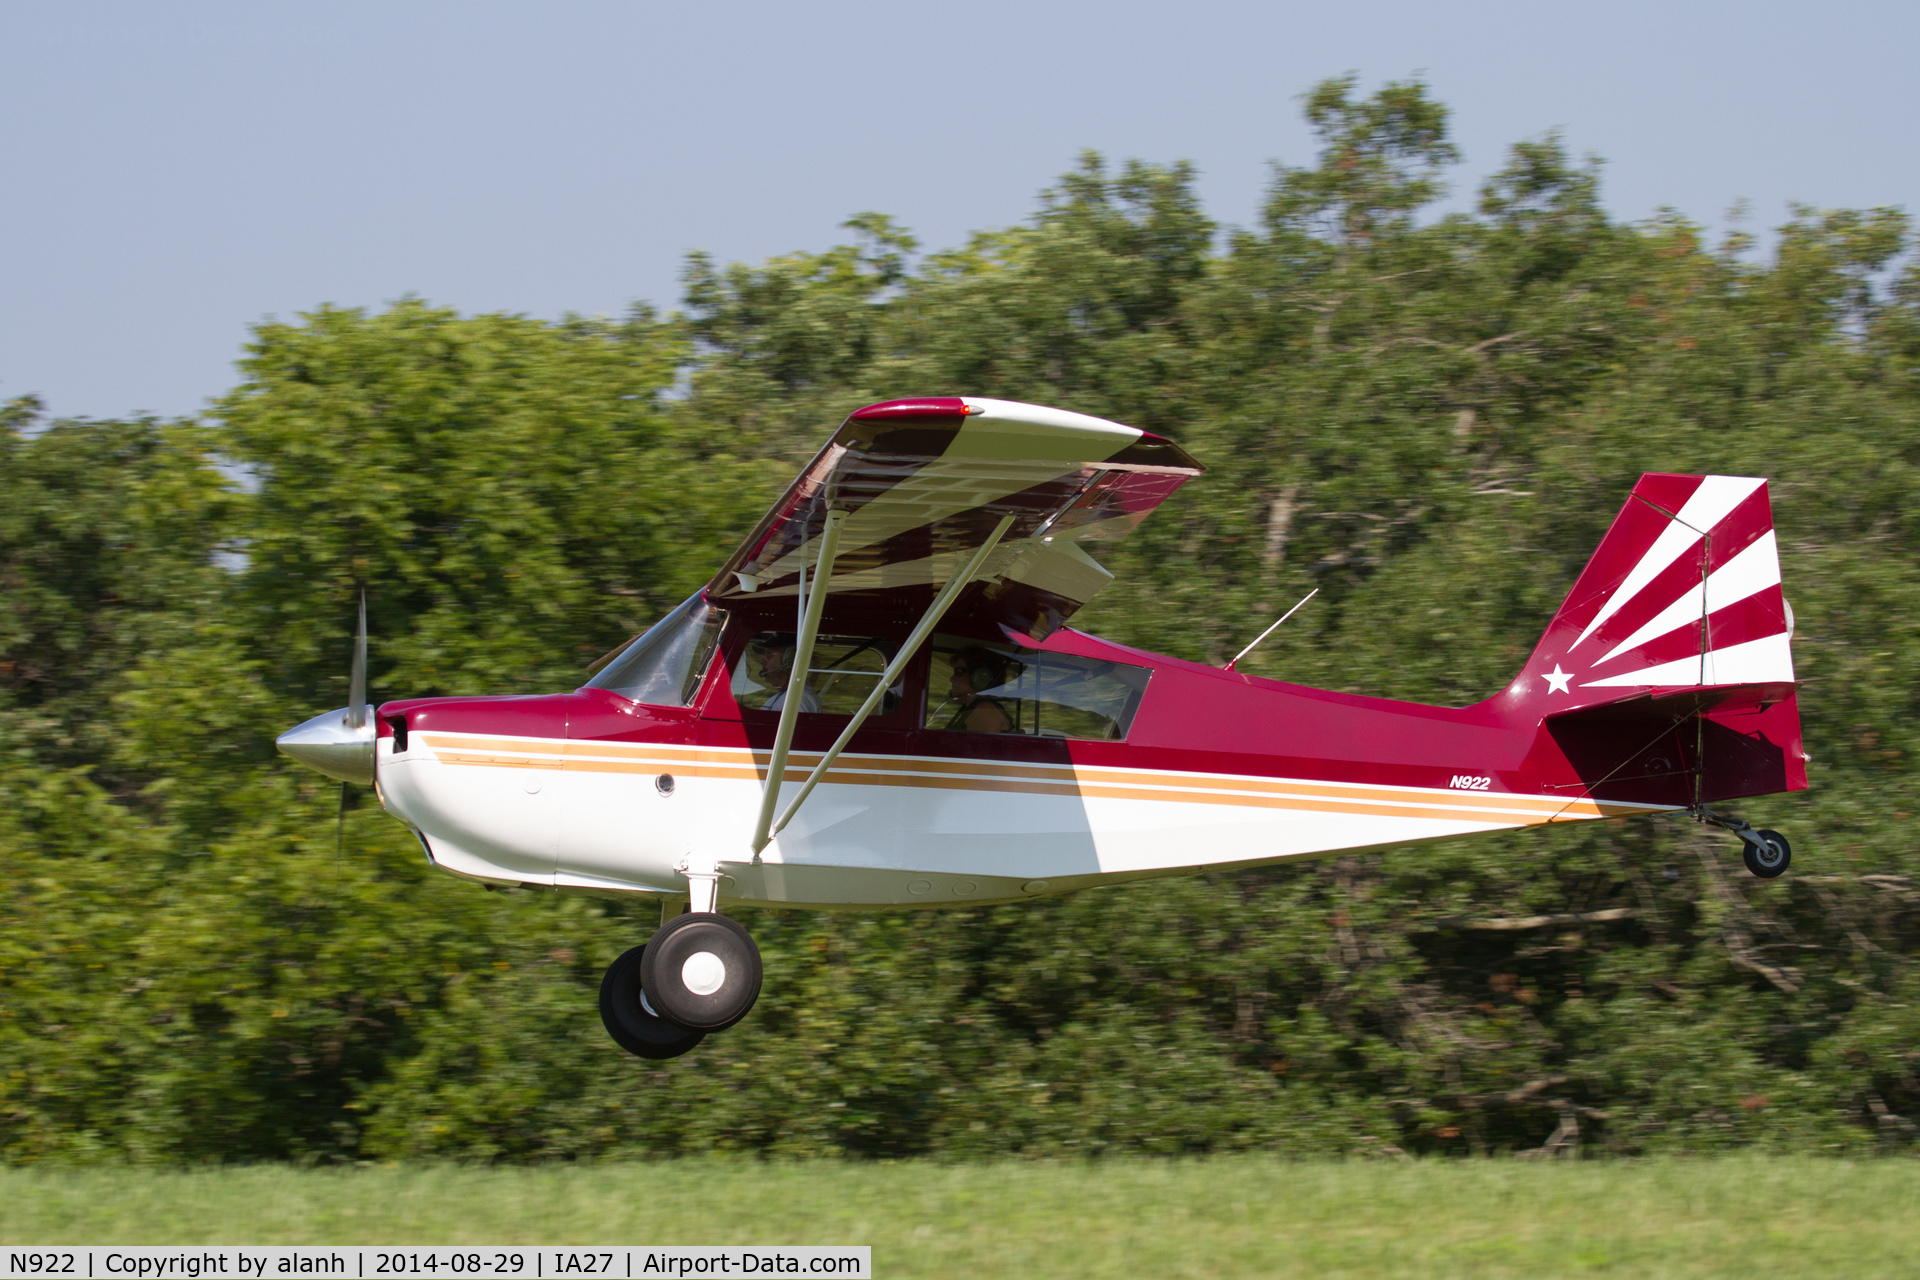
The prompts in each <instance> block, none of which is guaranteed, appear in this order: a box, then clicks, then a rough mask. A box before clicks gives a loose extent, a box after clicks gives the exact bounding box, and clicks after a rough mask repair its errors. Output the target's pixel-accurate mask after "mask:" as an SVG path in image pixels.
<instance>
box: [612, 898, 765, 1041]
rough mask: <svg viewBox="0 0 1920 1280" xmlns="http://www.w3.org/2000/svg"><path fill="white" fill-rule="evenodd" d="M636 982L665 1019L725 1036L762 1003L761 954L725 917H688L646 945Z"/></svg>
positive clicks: (694, 914)
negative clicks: (755, 1003) (638, 979)
mask: <svg viewBox="0 0 1920 1280" xmlns="http://www.w3.org/2000/svg"><path fill="white" fill-rule="evenodd" d="M640 980H641V982H642V983H644V984H645V986H646V988H647V997H648V999H650V1000H652V1001H653V1007H654V1008H655V1009H658V1010H659V1011H660V1012H661V1014H662V1015H664V1016H665V1017H667V1018H669V1019H671V1020H672V1021H674V1022H677V1023H679V1024H680V1025H681V1026H683V1027H693V1028H696V1029H697V1030H700V1031H724V1030H726V1029H727V1028H728V1027H730V1026H732V1025H733V1024H734V1023H736V1022H738V1021H740V1019H742V1018H744V1017H746V1016H747V1013H748V1011H750V1010H751V1009H752V1008H753V1002H754V1001H755V1000H758V999H759V998H760V948H758V947H756V946H754V945H753V938H752V937H751V936H750V935H749V934H748V933H747V931H746V930H745V929H742V928H741V927H740V926H739V925H738V924H736V923H735V922H734V921H732V920H729V919H728V918H727V917H725V916H723V915H718V914H716V913H714V912H711V911H698V912H695V911H690V912H688V913H687V914H685V915H680V916H675V917H674V918H673V919H671V920H669V921H667V922H666V923H665V924H663V925H661V926H660V931H659V932H658V933H656V934H654V935H653V937H652V938H651V939H649V940H648V942H647V955H646V959H645V960H643V961H642V962H641V979H640Z"/></svg>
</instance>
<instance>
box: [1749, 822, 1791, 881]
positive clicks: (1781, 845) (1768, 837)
mask: <svg viewBox="0 0 1920 1280" xmlns="http://www.w3.org/2000/svg"><path fill="white" fill-rule="evenodd" d="M1753 834H1755V835H1757V836H1759V837H1760V839H1761V840H1762V841H1764V842H1765V843H1766V846H1767V847H1766V850H1765V851H1764V852H1762V851H1761V850H1760V849H1758V848H1756V847H1755V846H1753V845H1751V844H1748V843H1747V842H1746V841H1745V840H1742V841H1741V842H1740V856H1741V857H1742V858H1743V859H1744V860H1745V861H1746V864H1747V870H1749V871H1751V872H1753V874H1755V875H1756V876H1759V877H1760V878H1761V879H1762V880H1772V879H1774V878H1775V877H1776V876H1782V875H1785V874H1786V871H1787V868H1788V867H1789V866H1791V865H1792V864H1793V846H1792V845H1790V844H1788V843H1787V838H1786V837H1785V836H1783V835H1781V834H1780V833H1779V832H1778V831H1756V832H1754V833H1753Z"/></svg>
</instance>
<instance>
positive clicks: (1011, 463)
mask: <svg viewBox="0 0 1920 1280" xmlns="http://www.w3.org/2000/svg"><path fill="white" fill-rule="evenodd" d="M1201 470H1202V468H1201V466H1200V464H1199V463H1197V462H1195V461H1194V460H1193V459H1192V458H1191V457H1190V456H1189V455H1188V454H1187V453H1186V451H1185V450H1183V449H1181V448H1180V447H1179V446H1178V445H1176V444H1174V443H1173V442H1172V441H1171V440H1168V439H1165V438H1164V437H1162V436H1157V435H1153V434H1151V433H1149V432H1145V431H1141V430H1139V429H1138V428H1135V427H1127V426H1122V425H1121V424H1119V423H1117V422H1109V421H1107V420H1106V419H1104V418H1094V417H1089V416H1087V415H1085V414H1079V413H1068V412H1066V411H1064V410H1061V409H1048V408H1043V407H1041V406H1039V405H1029V404H1019V403H1016V402H1014V401H1010V400H988V399H982V398H977V397H972V396H968V397H942V398H937V399H922V400H891V401H887V402H885V403H883V404H875V405H868V406H867V407H866V408H864V409H859V410H856V411H855V412H854V413H853V414H852V415H851V416H849V417H848V418H847V420H846V422H844V423H843V424H841V426H840V429H839V430H837V431H835V432H834V433H833V437H832V439H830V440H828V441H827V443H826V446H825V447H824V448H822V449H821V450H820V452H819V453H818V454H817V455H816V456H815V457H814V459H813V461H812V462H810V463H808V464H807V466H806V468H805V469H804V470H802V471H801V473H800V475H799V477H798V478H797V479H796V480H795V481H794V482H793V484H792V485H790V486H789V487H788V489H787V491H786V492H785V493H784V494H782V495H781V496H780V500H779V501H778V502H776V503H775V504H774V506H773V509H772V510H771V511H769V512H768V513H767V514H766V516H765V517H763V518H762V519H761V521H760V523H759V524H758V525H757V526H756V527H755V528H754V530H753V532H752V533H751V534H750V535H749V536H748V537H747V540H746V541H745V542H743V543H742V544H741V545H740V547H739V549H738V550H736V551H735V552H734V553H733V555H732V556H731V557H729V558H728V560H727V563H726V566H725V567H724V568H723V569H721V571H720V572H719V574H717V575H716V576H715V577H714V579H713V581H712V582H710V583H709V584H708V585H707V598H708V599H709V600H712V601H713V602H714V603H716V604H721V603H727V602H733V603H740V604H744V603H746V602H748V601H749V600H759V599H766V598H777V597H780V596H786V597H788V598H791V597H793V596H794V595H795V594H797V592H798V588H799V577H800V567H801V565H802V564H803V563H805V564H808V565H811V564H812V563H813V561H814V559H815V558H816V556H817V548H816V544H817V542H818V540H819V538H820V535H821V533H822V531H823V529H824V528H825V522H826V516H827V512H828V511H829V510H833V509H836V508H837V509H840V510H843V511H845V512H847V517H846V523H845V524H844V526H843V527H842V529H841V533H840V542H839V552H838V555H837V557H836V559H835V561H834V565H833V572H832V575H831V578H830V579H829V581H828V583H827V591H828V592H829V594H830V596H831V595H834V594H845V593H849V592H859V591H879V592H886V591H898V590H900V589H902V588H914V587H928V586H930V585H931V584H933V583H937V582H943V581H945V580H946V579H947V578H948V577H949V576H950V575H951V574H953V573H954V572H955V571H956V570H957V569H959V568H960V567H961V566H962V565H963V564H964V563H965V562H966V561H967V559H968V558H969V557H970V556H971V555H972V554H973V553H974V552H975V551H977V550H979V548H980V547H981V546H982V545H983V544H984V543H985V542H986V541H987V540H988V539H989V538H990V537H992V535H993V531H994V529H995V528H996V527H997V526H998V524H999V522H1000V520H1001V519H1002V518H1003V517H1006V516H1011V517H1012V518H1013V523H1012V525H1011V527H1010V528H1009V529H1008V530H1007V532H1006V534H1005V535H1004V537H1003V539H1002V541H1001V543H1000V544H999V545H998V546H996V547H995V548H994V549H993V551H992V552H991V554H990V555H989V557H988V559H987V560H986V561H985V562H984V563H983V564H982V566H981V568H980V570H979V572H978V575H977V576H978V577H979V578H980V579H983V580H985V581H987V582H988V583H989V584H994V585H998V586H1000V587H1001V588H1002V589H1001V592H1000V594H1001V595H1003V596H1005V597H1006V598H1007V602H1008V617H1007V618H1006V621H1007V622H1009V623H1012V624H1015V625H1017V626H1018V628H1019V629H1020V630H1023V631H1025V630H1031V629H1033V628H1034V627H1035V626H1038V628H1039V630H1040V631H1041V632H1045V631H1051V630H1052V629H1053V627H1055V626H1057V625H1058V624H1059V623H1060V622H1061V621H1063V620H1064V619H1065V617H1066V616H1067V615H1068V614H1070V613H1072V612H1073V611H1074V610H1076V609H1078V608H1079V607H1080V606H1081V605H1083V604H1085V603H1086V602H1087V601H1088V600H1090V599H1092V598H1093V595H1094V593H1095V592H1097V591H1098V590H1099V589H1100V588H1101V587H1103V586H1105V585H1106V584H1107V583H1108V582H1109V581H1111V580H1112V575H1111V574H1109V573H1108V572H1107V571H1106V570H1105V569H1104V568H1102V567H1101V566H1100V565H1099V564H1098V562H1096V561H1095V560H1094V559H1093V557H1091V556H1089V555H1088V554H1087V553H1086V552H1085V551H1083V550H1081V548H1080V546H1079V545H1078V544H1080V543H1083V542H1094V541H1114V540H1117V539H1119V538H1123V537H1125V536H1126V535H1127V534H1128V533H1129V532H1131V531H1132V529H1133V528H1134V526H1135V525H1137V524H1139V523H1140V521H1141V520H1143V519H1145V518H1146V516H1147V514H1148V513H1149V512H1151V511H1152V510H1153V509H1154V508H1155V507H1157V506H1159V505H1160V503H1161V502H1163V501H1165V500H1166V498H1167V497H1168V496H1169V495H1171V494H1172V493H1173V491H1174V490H1175V489H1178V488H1179V487H1180V486H1181V485H1182V484H1184V483H1185V482H1186V481H1187V479H1188V478H1190V477H1192V476H1196V475H1199V474H1200V472H1201ZM807 585H808V589H809V591H811V590H812V587H813V584H812V583H811V582H809V583H808V584H807ZM1019 588H1024V590H1020V589H1019ZM989 594H992V592H991V591H990V592H989Z"/></svg>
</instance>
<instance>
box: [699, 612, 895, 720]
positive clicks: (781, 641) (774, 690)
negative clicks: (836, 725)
mask: <svg viewBox="0 0 1920 1280" xmlns="http://www.w3.org/2000/svg"><path fill="white" fill-rule="evenodd" d="M796 649H797V646H796V643H795V638H794V633H793V632H791V631H762V632H760V633H759V634H758V635H756V636H754V637H753V638H752V639H751V640H749V641H747V645H746V648H744V649H743V650H741V653H740V657H739V658H738V659H737V660H736V661H735V662H734V664H733V697H734V701H736V702H738V703H739V704H740V705H741V706H742V707H744V708H745V709H746V710H748V711H781V710H784V709H785V708H786V705H787V686H788V683H789V681H790V680H791V679H792V675H793V660H794V655H795V652H796ZM899 649H900V646H899V643H898V642H897V641H893V640H881V639H878V638H876V637H873V636H816V637H815V638H814V642H813V657H812V658H811V660H809V661H808V663H807V679H806V683H805V684H804V685H803V686H801V690H800V710H801V711H802V712H811V713H815V714H820V715H830V716H850V715H852V714H853V713H854V712H856V711H858V710H859V709H860V704H861V703H863V702H865V701H866V700H867V695H868V694H870V693H872V692H873V689H874V686H875V685H876V684H878V683H879V682H880V678H881V677H882V676H884V675H885V674H886V669H887V664H888V663H889V662H891V661H893V656H894V654H896V653H898V652H899ZM904 683H905V682H904V680H902V681H897V682H895V684H894V686H893V687H892V688H891V689H889V690H887V692H886V694H885V696H883V697H882V698H881V699H880V705H879V706H877V707H875V708H874V712H873V713H874V714H875V715H880V716H883V715H886V714H887V713H888V712H890V711H892V710H894V709H895V708H896V707H898V706H899V705H900V699H901V697H902V696H903V692H904V689H903V686H904Z"/></svg>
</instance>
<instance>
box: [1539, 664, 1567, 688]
mask: <svg viewBox="0 0 1920 1280" xmlns="http://www.w3.org/2000/svg"><path fill="white" fill-rule="evenodd" d="M1540 678H1541V679H1542V680H1545V681H1546V682H1547V692H1548V693H1570V692H1572V690H1570V689H1568V688H1567V682H1568V681H1569V680H1571V679H1573V677H1572V676H1571V675H1569V674H1568V673H1566V672H1565V671H1562V670H1561V669H1560V664H1559V663H1557V662H1556V663H1554V664H1553V673H1552V674H1551V675H1544V676H1541V677H1540Z"/></svg>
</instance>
